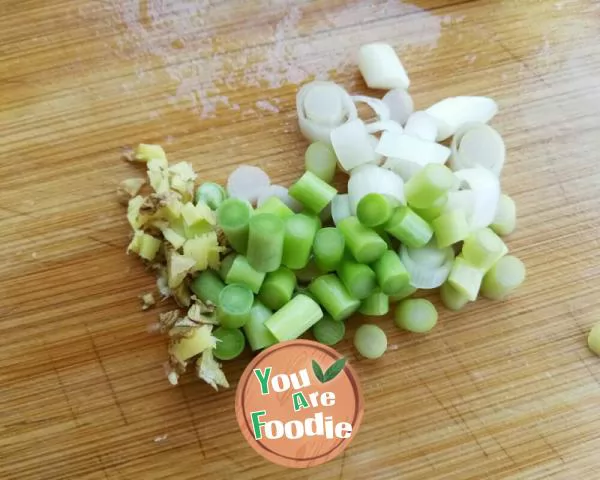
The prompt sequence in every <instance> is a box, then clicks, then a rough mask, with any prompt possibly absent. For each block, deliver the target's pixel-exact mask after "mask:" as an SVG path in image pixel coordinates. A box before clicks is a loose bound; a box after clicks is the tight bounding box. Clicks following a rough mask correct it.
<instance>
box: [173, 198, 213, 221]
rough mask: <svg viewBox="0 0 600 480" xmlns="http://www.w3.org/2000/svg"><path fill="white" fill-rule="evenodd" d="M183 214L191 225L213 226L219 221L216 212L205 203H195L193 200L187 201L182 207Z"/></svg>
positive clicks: (184, 219) (184, 218)
mask: <svg viewBox="0 0 600 480" xmlns="http://www.w3.org/2000/svg"><path fill="white" fill-rule="evenodd" d="M181 215H182V216H183V221H184V222H185V224H186V225H187V226H189V227H193V226H195V225H198V224H203V225H204V224H209V225H211V226H212V225H214V224H215V223H216V222H217V219H216V217H215V212H213V211H212V210H211V209H210V208H208V206H206V205H205V204H204V203H199V204H198V205H194V204H193V203H192V202H187V203H186V204H185V205H183V207H181Z"/></svg>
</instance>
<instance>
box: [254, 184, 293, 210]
mask: <svg viewBox="0 0 600 480" xmlns="http://www.w3.org/2000/svg"><path fill="white" fill-rule="evenodd" d="M271 197H278V198H279V200H281V201H282V202H283V203H285V204H286V205H287V206H288V207H290V208H291V209H292V210H293V211H294V212H299V211H300V210H302V204H300V202H298V201H297V200H295V199H293V198H292V197H290V195H289V193H288V189H287V188H285V187H284V186H282V185H269V186H268V187H267V188H265V189H264V190H262V191H261V192H260V194H259V195H258V200H257V202H256V206H257V207H260V206H261V205H262V204H263V203H265V202H266V201H267V200H268V199H269V198H271Z"/></svg>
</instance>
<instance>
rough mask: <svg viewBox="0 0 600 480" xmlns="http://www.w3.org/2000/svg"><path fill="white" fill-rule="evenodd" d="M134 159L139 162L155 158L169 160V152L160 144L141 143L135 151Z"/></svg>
mask: <svg viewBox="0 0 600 480" xmlns="http://www.w3.org/2000/svg"><path fill="white" fill-rule="evenodd" d="M133 159H134V160H135V161H137V162H149V161H150V160H153V159H159V160H165V161H166V160H167V154H166V153H165V151H164V150H163V148H162V147H161V146H160V145H150V144H147V143H140V144H139V145H138V146H137V148H136V149H135V151H134V153H133Z"/></svg>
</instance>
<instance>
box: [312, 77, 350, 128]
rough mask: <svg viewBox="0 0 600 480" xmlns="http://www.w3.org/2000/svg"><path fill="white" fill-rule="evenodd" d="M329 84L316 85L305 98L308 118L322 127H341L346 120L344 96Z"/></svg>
mask: <svg viewBox="0 0 600 480" xmlns="http://www.w3.org/2000/svg"><path fill="white" fill-rule="evenodd" d="M334 88H335V87H333V86H332V85H330V84H329V83H322V84H316V85H315V86H314V87H313V88H311V89H309V90H308V92H307V93H306V96H305V97H304V105H303V106H304V113H305V114H306V118H308V119H309V120H312V121H313V122H316V123H318V124H321V125H327V126H335V125H339V124H340V123H341V122H342V121H343V119H344V105H343V102H342V96H341V95H337V94H334V91H336V90H337V89H335V90H334Z"/></svg>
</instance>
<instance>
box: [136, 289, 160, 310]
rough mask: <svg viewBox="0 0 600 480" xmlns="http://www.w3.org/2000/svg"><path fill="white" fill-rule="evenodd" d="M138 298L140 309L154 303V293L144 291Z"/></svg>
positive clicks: (146, 308)
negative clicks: (140, 303)
mask: <svg viewBox="0 0 600 480" xmlns="http://www.w3.org/2000/svg"><path fill="white" fill-rule="evenodd" d="M140 299H141V300H142V310H148V309H149V308H150V307H152V306H154V305H156V300H155V299H154V295H152V294H151V293H144V294H143V295H141V296H140Z"/></svg>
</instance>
